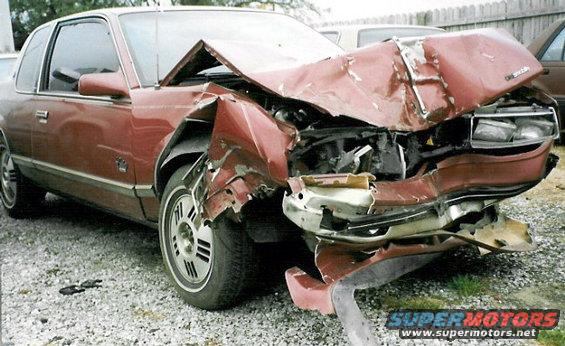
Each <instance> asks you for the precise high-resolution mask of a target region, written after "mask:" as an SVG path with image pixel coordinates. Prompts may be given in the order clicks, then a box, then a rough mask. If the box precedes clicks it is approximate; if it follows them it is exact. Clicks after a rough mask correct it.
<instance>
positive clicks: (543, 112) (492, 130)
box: [471, 105, 559, 148]
mask: <svg viewBox="0 0 565 346" xmlns="http://www.w3.org/2000/svg"><path fill="white" fill-rule="evenodd" d="M471 134H472V135H471V146H472V147H473V148H504V147H515V146H523V145H531V144H535V143H540V142H542V141H545V140H547V139H550V138H557V137H558V134H559V131H558V125H557V115H556V114H555V111H554V110H553V108H549V107H547V108H545V107H540V106H536V105H533V106H531V107H523V106H522V107H506V108H499V109H497V110H496V111H494V112H492V111H490V112H488V113H475V114H474V115H473V116H471Z"/></svg>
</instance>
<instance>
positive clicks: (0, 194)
mask: <svg viewBox="0 0 565 346" xmlns="http://www.w3.org/2000/svg"><path fill="white" fill-rule="evenodd" d="M43 200H45V191H44V190H42V189H40V188H39V187H37V186H35V185H34V184H33V183H32V182H31V181H29V180H28V179H26V178H25V177H24V176H23V175H22V173H21V172H20V170H19V169H18V166H16V164H15V163H14V161H13V159H12V155H11V153H10V149H9V148H8V146H7V145H6V143H5V142H4V140H3V139H0V201H1V202H2V206H3V208H2V210H3V212H4V214H6V215H8V216H10V217H12V218H24V217H29V216H31V215H34V214H36V213H37V211H38V208H39V207H40V204H41V202H42V201H43Z"/></svg>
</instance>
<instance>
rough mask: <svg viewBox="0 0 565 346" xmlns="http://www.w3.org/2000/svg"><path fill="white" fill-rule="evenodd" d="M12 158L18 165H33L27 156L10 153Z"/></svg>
mask: <svg viewBox="0 0 565 346" xmlns="http://www.w3.org/2000/svg"><path fill="white" fill-rule="evenodd" d="M12 160H14V162H15V163H16V164H18V165H20V166H26V167H33V160H32V159H30V158H29V157H25V156H21V155H16V154H12Z"/></svg>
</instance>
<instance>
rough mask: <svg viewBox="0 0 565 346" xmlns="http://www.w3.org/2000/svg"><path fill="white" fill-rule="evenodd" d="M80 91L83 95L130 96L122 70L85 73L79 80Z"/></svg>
mask: <svg viewBox="0 0 565 346" xmlns="http://www.w3.org/2000/svg"><path fill="white" fill-rule="evenodd" d="M78 92H79V94H81V95H83V96H111V97H127V96H129V90H128V87H127V85H126V80H125V79H124V75H123V74H122V72H120V71H118V72H108V73H90V74H84V75H82V76H81V77H80V79H79V80H78Z"/></svg>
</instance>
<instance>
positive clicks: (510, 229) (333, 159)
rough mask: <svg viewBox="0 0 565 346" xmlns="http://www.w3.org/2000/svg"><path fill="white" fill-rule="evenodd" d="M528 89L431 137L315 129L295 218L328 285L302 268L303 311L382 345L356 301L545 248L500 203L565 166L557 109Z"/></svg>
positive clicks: (294, 166)
mask: <svg viewBox="0 0 565 346" xmlns="http://www.w3.org/2000/svg"><path fill="white" fill-rule="evenodd" d="M526 91H527V90H519V91H518V92H515V93H510V94H508V95H506V96H505V97H503V98H501V99H499V100H498V101H497V102H495V103H493V104H491V105H489V106H487V107H481V108H478V109H476V110H475V111H473V112H470V113H469V114H465V115H464V116H462V117H460V118H457V119H453V120H450V121H447V122H444V123H441V124H439V125H438V126H436V127H433V128H431V129H429V130H425V131H419V132H394V131H388V130H383V129H378V128H375V127H365V126H359V127H355V126H349V127H340V128H332V127H330V128H316V129H314V128H308V129H305V130H303V131H301V133H300V138H301V140H300V141H299V142H298V143H297V145H296V147H295V149H294V150H293V151H292V152H291V154H290V166H291V167H290V172H291V175H292V177H291V178H289V179H288V184H289V189H288V192H287V194H286V195H285V196H284V198H283V212H284V214H285V215H286V216H287V218H288V219H290V220H291V221H292V222H293V223H294V224H296V225H297V226H298V227H300V228H301V229H302V230H304V238H305V239H306V241H307V243H308V244H309V246H310V248H311V249H312V250H313V251H314V252H315V256H316V258H315V261H316V266H317V267H318V270H319V271H320V274H321V278H322V281H320V280H319V279H316V278H314V277H312V276H310V275H309V274H307V273H306V272H304V271H302V270H301V269H299V268H296V267H295V268H292V269H289V270H288V271H287V273H286V281H287V285H288V287H289V290H290V293H291V296H292V299H293V301H294V303H295V304H296V305H297V306H299V307H301V308H304V309H311V310H318V311H320V312H322V313H324V314H328V313H337V315H338V317H339V319H340V320H341V322H342V325H343V327H344V330H345V332H346V334H347V335H348V338H349V340H350V341H351V342H352V343H353V344H359V345H367V344H377V342H376V340H375V339H374V336H373V335H372V333H371V331H372V328H371V327H370V326H371V323H370V321H367V320H365V319H364V317H363V315H362V313H361V311H360V310H359V308H358V307H357V304H356V302H355V300H354V298H353V297H354V292H355V290H356V289H360V288H367V287H375V286H380V285H383V284H385V283H387V282H389V281H392V280H394V279H396V278H398V277H400V276H402V275H404V274H406V273H408V272H410V271H412V270H415V269H417V268H419V267H421V266H423V265H425V264H427V263H429V262H430V261H432V260H433V259H434V258H435V257H437V256H438V254H440V253H441V252H443V251H446V250H448V249H451V248H454V247H457V246H461V245H473V246H476V247H477V248H478V249H479V251H480V253H481V254H486V253H489V252H502V251H528V250H531V249H534V248H535V244H534V241H533V239H532V237H531V236H530V234H529V232H528V226H527V225H526V224H524V223H522V222H519V221H517V220H513V219H510V218H508V217H507V216H505V215H504V214H502V213H501V212H500V210H499V208H498V202H500V201H501V200H502V199H505V198H508V197H512V196H516V195H518V194H520V193H522V192H524V191H526V190H528V189H530V188H532V187H533V186H535V185H536V184H537V183H539V182H540V180H541V179H543V178H544V177H545V176H546V175H547V174H549V172H550V171H551V169H552V168H553V167H555V164H556V162H557V160H558V158H557V157H556V156H555V155H553V154H551V153H550V149H551V147H552V144H553V140H554V139H555V138H557V136H558V129H559V127H558V124H557V117H556V114H555V108H554V106H553V105H551V104H543V103H542V102H540V101H539V100H537V99H535V100H534V99H532V98H529V99H528V98H522V97H523V94H522V93H524V92H526Z"/></svg>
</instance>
